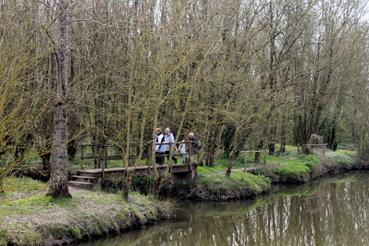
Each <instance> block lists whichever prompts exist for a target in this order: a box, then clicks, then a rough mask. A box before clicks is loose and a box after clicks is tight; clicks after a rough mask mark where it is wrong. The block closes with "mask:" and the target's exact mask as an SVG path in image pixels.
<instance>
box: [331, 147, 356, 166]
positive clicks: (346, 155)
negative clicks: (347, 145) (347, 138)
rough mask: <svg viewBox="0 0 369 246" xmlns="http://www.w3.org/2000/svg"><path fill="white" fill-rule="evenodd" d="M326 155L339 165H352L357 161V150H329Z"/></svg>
mask: <svg viewBox="0 0 369 246" xmlns="http://www.w3.org/2000/svg"><path fill="white" fill-rule="evenodd" d="M326 156H327V157H328V158H331V159H333V160H334V162H335V163H337V165H341V166H347V167H349V166H352V165H354V164H355V163H356V152H355V151H352V150H337V151H336V152H333V151H329V152H328V153H327V154H326Z"/></svg>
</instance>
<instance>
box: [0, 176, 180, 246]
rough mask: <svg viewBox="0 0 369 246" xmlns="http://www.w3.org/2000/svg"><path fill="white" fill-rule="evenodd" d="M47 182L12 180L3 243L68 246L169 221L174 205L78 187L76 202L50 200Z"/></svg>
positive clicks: (0, 219) (2, 217)
mask: <svg viewBox="0 0 369 246" xmlns="http://www.w3.org/2000/svg"><path fill="white" fill-rule="evenodd" d="M45 188H46V184H44V183H41V182H38V181H34V180H31V179H29V178H21V179H19V178H8V180H6V182H5V189H6V190H7V192H5V194H3V195H1V196H0V245H62V244H71V243H75V242H78V241H84V240H90V239H92V238H96V237H102V236H106V235H108V234H109V235H111V234H119V233H121V232H123V231H126V230H129V229H133V228H139V227H142V226H143V225H147V224H152V223H155V222H157V221H159V220H161V219H165V218H169V217H170V216H171V214H172V211H173V204H171V203H170V202H164V201H160V202H159V201H157V200H155V199H154V198H152V197H150V196H142V195H140V194H137V193H131V194H130V199H131V201H130V202H129V203H127V202H125V201H124V200H123V199H122V198H121V196H120V195H118V194H109V193H103V192H99V191H86V190H75V189H72V190H71V193H72V196H73V198H72V199H52V198H51V197H46V196H45V195H44V194H45Z"/></svg>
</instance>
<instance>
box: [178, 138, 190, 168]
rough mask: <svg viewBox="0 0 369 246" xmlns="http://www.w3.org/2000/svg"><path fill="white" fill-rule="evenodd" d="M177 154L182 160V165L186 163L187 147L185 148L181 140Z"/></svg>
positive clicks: (184, 143) (184, 142) (183, 141)
mask: <svg viewBox="0 0 369 246" xmlns="http://www.w3.org/2000/svg"><path fill="white" fill-rule="evenodd" d="M177 150H178V153H179V155H180V156H181V159H182V164H185V163H187V162H188V160H189V159H188V156H189V155H188V153H187V146H186V141H185V140H184V139H183V140H182V141H181V142H180V143H179V145H178V149H177Z"/></svg>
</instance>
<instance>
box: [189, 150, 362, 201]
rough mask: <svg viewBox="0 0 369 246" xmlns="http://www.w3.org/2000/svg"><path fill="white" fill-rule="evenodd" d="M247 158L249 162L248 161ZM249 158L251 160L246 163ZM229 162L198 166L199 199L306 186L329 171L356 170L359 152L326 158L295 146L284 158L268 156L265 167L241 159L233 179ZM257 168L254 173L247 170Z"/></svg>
mask: <svg viewBox="0 0 369 246" xmlns="http://www.w3.org/2000/svg"><path fill="white" fill-rule="evenodd" d="M245 158H246V162H245ZM247 158H248V160H247ZM227 165H228V160H226V159H218V160H217V161H216V163H215V166H214V167H198V179H197V185H198V187H197V190H195V192H194V194H192V198H194V199H198V200H230V199H244V198H249V197H252V196H255V195H258V194H260V193H263V192H267V191H269V190H270V189H271V184H272V183H275V184H290V183H293V184H295V183H305V182H307V181H309V180H311V179H314V178H316V177H319V176H322V175H324V174H326V173H329V172H339V171H342V170H350V169H353V168H355V167H357V161H356V153H355V152H354V151H350V150H338V151H336V152H333V151H327V153H326V154H325V155H322V154H319V153H317V154H310V155H304V154H302V153H298V152H297V149H296V148H295V147H293V146H289V147H288V148H287V152H286V153H285V154H284V155H280V156H272V155H268V156H267V158H266V164H256V163H252V162H251V161H250V158H249V157H245V156H240V157H239V159H237V160H236V161H235V162H234V163H233V169H232V173H231V176H230V177H226V176H225V172H226V168H227ZM250 167H256V168H255V169H254V170H253V171H252V173H248V172H244V169H245V168H250Z"/></svg>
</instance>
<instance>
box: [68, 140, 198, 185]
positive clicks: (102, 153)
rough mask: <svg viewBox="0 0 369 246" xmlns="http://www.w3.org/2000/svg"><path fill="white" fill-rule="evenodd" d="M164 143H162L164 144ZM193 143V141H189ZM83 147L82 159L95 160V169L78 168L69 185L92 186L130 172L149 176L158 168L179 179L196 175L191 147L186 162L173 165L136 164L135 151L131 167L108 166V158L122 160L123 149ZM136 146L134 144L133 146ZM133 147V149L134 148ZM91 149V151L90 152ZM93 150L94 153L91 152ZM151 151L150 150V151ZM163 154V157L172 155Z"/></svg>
mask: <svg viewBox="0 0 369 246" xmlns="http://www.w3.org/2000/svg"><path fill="white" fill-rule="evenodd" d="M185 143H187V142H185ZM164 144H165V143H162V144H161V145H164ZM189 144H191V143H189ZM80 147H81V159H82V160H83V159H90V160H94V163H95V168H94V169H84V170H78V171H77V173H76V175H74V176H71V178H70V181H69V185H70V186H74V187H79V188H87V189H89V188H92V187H93V186H95V185H96V184H98V183H101V182H102V181H103V180H104V179H109V178H124V177H125V176H126V174H127V172H129V173H130V174H131V175H132V176H149V175H152V174H153V173H154V168H156V170H157V173H158V174H159V175H161V174H164V173H165V172H169V173H170V174H171V175H172V177H174V178H178V179H194V178H195V176H196V169H197V164H195V163H193V161H192V160H191V147H190V148H189V149H190V151H189V153H188V155H187V157H186V159H185V163H186V164H172V165H170V166H169V165H155V167H154V166H153V165H150V166H135V165H134V160H135V158H136V156H137V155H136V153H135V151H132V152H133V154H131V155H130V156H129V163H128V164H129V167H126V168H107V161H108V160H121V159H123V154H122V151H121V150H120V149H119V148H117V147H116V146H114V145H111V144H83V145H80ZM133 147H134V146H133ZM133 147H132V149H133ZM88 150H90V152H88ZM91 150H92V153H91ZM148 153H150V151H148ZM172 155H173V156H175V155H176V154H175V153H171V154H170V156H172ZM170 156H168V154H167V155H166V156H164V155H162V156H161V157H162V158H163V160H164V158H168V157H170ZM148 159H150V156H148ZM97 167H98V168H97Z"/></svg>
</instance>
